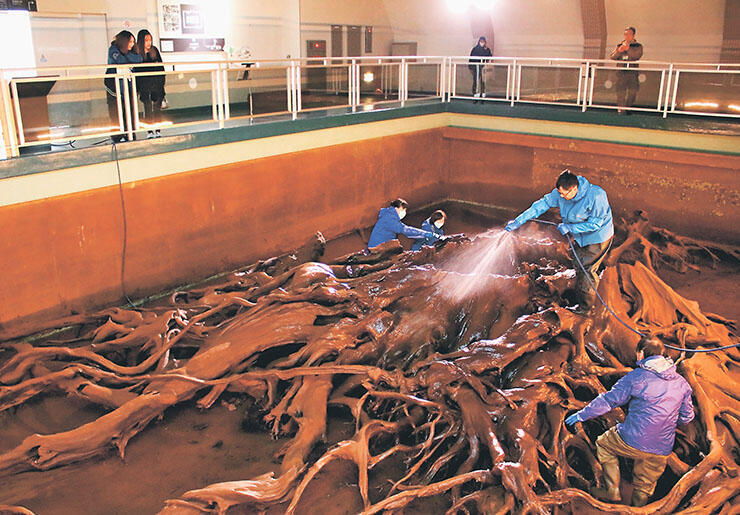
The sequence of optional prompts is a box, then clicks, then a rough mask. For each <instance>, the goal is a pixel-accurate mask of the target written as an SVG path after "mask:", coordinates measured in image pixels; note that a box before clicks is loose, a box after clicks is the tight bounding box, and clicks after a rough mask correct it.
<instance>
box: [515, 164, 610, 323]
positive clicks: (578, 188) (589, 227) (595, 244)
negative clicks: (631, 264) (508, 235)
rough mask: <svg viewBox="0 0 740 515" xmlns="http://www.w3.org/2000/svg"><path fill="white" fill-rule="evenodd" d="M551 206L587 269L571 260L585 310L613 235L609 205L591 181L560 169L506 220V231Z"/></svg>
mask: <svg viewBox="0 0 740 515" xmlns="http://www.w3.org/2000/svg"><path fill="white" fill-rule="evenodd" d="M553 207H557V208H558V209H559V210H560V217H561V218H562V219H563V223H561V224H560V225H558V230H559V231H560V232H561V233H562V234H563V235H566V234H572V235H573V239H574V240H575V242H576V246H575V249H576V254H577V256H578V259H580V260H581V263H583V267H584V268H585V269H586V271H587V272H588V276H586V274H584V273H583V270H581V267H580V266H579V265H578V263H576V262H575V259H574V262H573V268H574V269H575V271H576V294H577V295H578V303H579V311H581V312H587V311H588V310H590V309H591V307H592V306H593V303H594V301H595V299H596V292H595V291H594V288H595V287H597V286H598V284H599V276H598V274H597V271H598V268H599V265H601V262H602V261H603V260H604V258H605V257H606V254H607V252H609V248H610V247H611V244H612V239H613V238H614V224H613V222H612V208H611V207H610V206H609V199H608V198H607V196H606V192H605V191H604V190H603V189H601V188H600V187H599V186H596V185H595V184H591V183H590V182H588V180H587V179H586V178H585V177H581V176H580V175H575V174H573V173H571V171H570V170H563V173H561V174H560V176H558V180H557V181H556V182H555V189H554V190H552V191H551V192H550V193H548V194H547V195H545V196H544V197H542V198H541V199H539V200H537V201H536V202H535V203H533V204H532V206H531V207H530V208H529V209H527V210H526V211H524V212H523V213H522V214H520V215H519V216H517V217H516V218H515V219H514V220H511V221H510V222H509V223H507V224H506V230H507V231H514V230H516V229H518V228H519V227H521V226H522V224H524V223H525V222H527V221H528V220H531V219H532V218H537V217H538V216H540V215H541V214H542V213H544V212H546V211H547V210H549V209H550V208H553ZM589 278H590V281H589ZM591 283H593V285H594V288H592V287H591Z"/></svg>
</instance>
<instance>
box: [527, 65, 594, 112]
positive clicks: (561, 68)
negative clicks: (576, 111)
mask: <svg viewBox="0 0 740 515" xmlns="http://www.w3.org/2000/svg"><path fill="white" fill-rule="evenodd" d="M518 74H519V76H518V79H517V82H518V83H519V86H518V96H517V100H520V101H524V102H539V103H548V104H566V105H578V100H579V96H578V95H579V85H580V82H581V67H580V66H565V65H552V66H545V65H528V64H522V65H520V67H519V71H518Z"/></svg>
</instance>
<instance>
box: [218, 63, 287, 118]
mask: <svg viewBox="0 0 740 515" xmlns="http://www.w3.org/2000/svg"><path fill="white" fill-rule="evenodd" d="M248 64H249V66H246V65H244V66H242V67H239V68H236V67H232V68H231V69H229V70H227V71H226V72H225V75H226V77H227V81H226V82H227V84H226V86H227V89H228V94H227V99H226V104H227V106H228V108H227V115H226V117H227V118H230V119H239V118H250V117H257V116H269V115H280V114H286V113H288V112H290V109H289V104H288V96H289V91H288V75H287V73H288V70H289V68H288V67H281V66H274V67H273V66H267V67H262V66H255V65H254V63H248Z"/></svg>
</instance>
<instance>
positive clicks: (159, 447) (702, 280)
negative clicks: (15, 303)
mask: <svg viewBox="0 0 740 515" xmlns="http://www.w3.org/2000/svg"><path fill="white" fill-rule="evenodd" d="M438 208H442V209H444V210H445V211H446V212H447V213H448V216H449V218H448V222H447V224H446V226H445V232H446V233H447V234H454V233H460V232H465V233H467V234H474V233H477V232H481V231H483V230H485V229H487V228H489V227H493V226H500V225H501V224H502V223H503V222H505V221H506V220H507V219H509V218H510V217H511V215H512V213H511V212H509V211H506V210H498V209H491V208H486V207H483V206H475V205H466V204H461V203H445V204H443V205H439V206H431V207H429V208H425V209H424V210H421V211H418V212H415V213H410V214H409V216H408V219H407V220H404V221H405V222H406V223H408V224H409V225H415V226H417V227H418V226H419V225H420V223H421V221H422V220H423V219H424V218H426V217H427V216H429V214H431V213H432V211H434V210H435V209H438ZM368 236H369V229H366V230H364V231H358V232H355V233H351V234H347V235H345V236H342V237H340V238H337V239H335V240H332V241H330V242H329V244H328V246H327V252H326V255H325V260H327V261H328V260H331V259H332V258H335V257H337V256H340V255H343V254H347V253H349V252H354V251H356V250H358V249H360V248H362V247H364V245H365V243H364V242H365V241H366V238H367V237H368ZM363 238H365V239H364V240H363ZM402 244H403V245H404V246H405V247H406V248H408V247H409V245H410V242H409V240H405V239H403V241H402ZM738 272H739V270H738V269H737V267H735V268H730V267H721V268H718V269H716V270H703V271H702V272H701V273H698V272H689V273H686V274H678V273H674V272H665V273H662V274H661V276H662V278H663V279H664V280H665V281H666V282H668V284H670V285H671V286H673V287H674V288H675V289H676V291H677V292H679V293H680V294H681V295H683V296H685V297H687V298H690V299H693V300H698V301H699V304H700V306H701V308H702V310H703V311H705V312H713V313H717V314H719V315H722V316H724V317H726V318H730V319H733V320H738V319H740V296H738V295H737V289H738V288H737V287H738V284H739V281H738V278H739V277H740V275H739V274H738ZM244 409H245V407H244V406H242V405H241V399H239V398H236V397H231V398H229V397H225V398H223V399H222V400H221V401H220V402H218V403H217V404H215V405H214V406H213V407H212V408H211V409H208V410H200V409H198V408H197V407H195V405H194V403H192V402H190V403H184V404H182V405H178V406H176V407H174V408H171V409H168V410H167V411H166V412H165V413H164V416H163V417H162V419H161V420H158V421H155V422H153V423H151V424H150V425H149V427H147V428H146V429H145V430H144V431H142V432H141V433H140V434H138V435H137V436H135V437H134V438H133V439H132V440H131V442H130V443H129V445H128V447H127V448H126V456H125V459H124V460H121V459H120V458H119V457H118V456H117V455H116V454H114V453H113V452H111V453H110V454H109V455H108V456H106V457H104V458H97V459H92V460H88V461H85V462H82V463H78V464H73V465H70V466H66V467H62V468H58V469H54V470H50V471H47V472H26V473H22V474H16V475H14V476H10V477H7V478H3V480H2V482H1V483H0V504H9V505H21V506H25V507H26V508H28V509H30V510H32V511H34V512H35V513H36V514H38V515H47V514H55V515H57V514H59V515H66V514H101V515H102V514H145V513H157V512H158V511H159V510H161V509H162V508H163V506H164V501H165V500H166V499H174V498H178V497H179V496H180V495H182V494H183V493H184V492H186V491H188V490H192V489H197V488H202V487H204V486H206V485H209V484H212V483H216V482H222V481H235V480H240V479H250V478H254V477H255V476H258V475H260V474H264V473H266V472H269V471H278V470H279V464H278V463H277V462H276V461H275V460H274V458H273V455H274V454H275V453H276V452H277V451H278V450H279V449H280V448H281V447H282V446H283V445H284V444H285V443H286V442H287V440H284V439H283V440H272V439H271V437H270V436H269V434H267V433H266V432H245V431H244V430H243V429H242V428H241V421H242V417H243V410H244ZM102 413H103V411H102V410H100V409H98V408H95V407H91V406H89V405H86V404H84V403H82V402H80V401H78V400H75V399H69V398H66V397H61V396H44V397H39V398H37V399H35V400H32V401H29V402H26V403H24V404H23V405H22V406H20V407H19V408H18V409H14V410H8V411H6V412H2V413H0V428H2V434H1V435H0V453H1V452H5V451H7V450H9V449H12V448H13V447H15V446H16V445H17V444H18V443H20V442H21V441H22V440H23V438H25V437H26V436H28V435H30V434H33V433H54V432H59V431H65V430H69V429H72V428H74V427H77V426H79V425H82V424H84V423H86V422H90V421H92V420H94V419H96V418H97V417H99V416H100V415H101V414H102ZM352 434H354V423H353V421H352V420H351V419H349V418H348V417H346V416H343V415H342V414H340V413H335V412H332V411H331V410H330V417H329V422H328V431H327V442H328V443H327V445H332V444H333V443H335V442H338V441H340V440H342V439H344V438H348V437H350V436H351V435H352ZM317 456H318V455H317ZM399 459H400V458H399ZM393 475H394V463H393V462H392V460H388V462H386V463H384V464H382V465H381V466H379V467H378V468H377V469H374V470H373V471H372V474H371V489H370V490H371V491H370V495H371V500H373V492H374V491H375V492H377V491H378V488H379V487H384V485H386V484H387V478H389V477H393ZM356 481H357V471H356V469H355V467H354V466H353V465H351V464H349V463H346V462H333V463H332V464H330V465H329V466H327V467H326V468H325V469H324V470H323V471H322V472H321V473H320V474H319V475H318V476H317V477H316V478H315V479H314V481H313V482H311V483H310V485H309V487H308V488H307V490H306V491H305V493H304V494H303V496H302V498H301V501H300V503H299V505H298V509H297V513H299V514H308V513H317V512H322V513H324V514H326V515H334V514H337V515H338V514H345V513H357V512H359V511H361V510H362V501H361V498H360V495H359V491H358V489H357V485H356ZM375 500H377V499H375ZM286 506H287V505H282V506H276V507H273V508H271V509H270V510H268V511H267V513H270V514H272V513H275V514H277V513H282V512H284V510H285V508H286ZM447 507H449V503H448V500H447V498H446V497H445V496H438V497H433V498H429V499H424V500H421V501H417V502H415V503H414V504H412V505H410V506H409V507H407V508H406V509H405V510H404V512H405V513H420V514H421V513H443V512H444V511H445V510H446V508H447ZM229 513H234V514H236V513H254V512H253V511H250V510H246V509H232V510H230V511H229Z"/></svg>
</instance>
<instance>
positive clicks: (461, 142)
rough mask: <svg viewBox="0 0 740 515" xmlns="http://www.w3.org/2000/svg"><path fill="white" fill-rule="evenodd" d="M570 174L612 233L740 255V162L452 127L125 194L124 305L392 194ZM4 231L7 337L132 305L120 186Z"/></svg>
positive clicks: (169, 179) (331, 230) (429, 196)
mask: <svg viewBox="0 0 740 515" xmlns="http://www.w3.org/2000/svg"><path fill="white" fill-rule="evenodd" d="M214 151H217V150H214ZM563 168H570V169H571V170H572V171H574V172H576V173H579V174H582V175H585V176H586V177H587V178H588V179H589V180H590V181H592V182H594V183H596V184H598V185H600V186H602V187H603V188H604V189H605V190H606V191H607V194H608V195H609V199H610V202H611V205H612V208H613V210H614V212H615V219H617V220H618V219H619V216H621V215H624V214H626V213H628V212H631V211H633V210H635V209H643V210H645V211H647V212H648V214H649V215H650V217H651V219H652V220H653V221H654V223H655V224H656V225H660V226H664V227H668V228H670V229H671V230H672V231H674V232H678V233H680V234H686V235H689V236H694V237H699V238H701V239H708V240H715V241H721V242H725V243H731V244H738V243H740V231H738V229H737V220H739V219H740V216H739V215H740V175H739V174H738V171H739V170H740V157H738V156H728V155H717V154H708V153H699V152H688V151H680V150H669V149H659V148H649V147H640V146H633V145H622V144H612V143H601V142H593V141H583V140H570V139H564V138H553V137H543V136H529V135H521V134H510V133H501V132H495V131H483V130H476V129H461V128H452V127H447V128H442V129H433V130H426V131H420V132H416V133H411V134H404V135H395V136H388V137H383V138H376V139H369V140H366V141H361V142H355V143H348V144H342V145H336V146H331V147H324V148H320V149H315V150H307V151H302V152H294V153H289V154H283V155H279V156H274V157H266V158H262V159H255V160H251V161H244V162H239V163H233V164H229V165H226V166H220V167H217V168H205V169H200V170H196V171H192V172H187V173H180V174H176V175H170V176H165V177H161V178H156V179H150V180H147V181H140V182H137V183H136V184H135V187H134V186H133V185H130V184H124V186H123V192H124V196H125V201H126V221H127V239H126V241H127V250H126V266H125V269H126V272H125V285H126V293H127V294H128V295H129V297H131V298H140V297H145V296H147V295H150V294H153V293H156V292H159V291H162V290H165V289H167V288H170V287H172V286H173V285H177V284H183V283H187V282H191V281H193V280H197V279H199V278H203V277H207V276H209V275H211V274H214V273H217V272H220V271H225V270H230V269H234V268H236V267H238V266H242V265H244V264H246V263H249V262H252V261H255V260H257V259H259V258H263V257H266V256H270V255H274V254H278V253H282V252H285V251H288V250H290V249H291V248H294V247H296V246H298V245H300V244H302V243H303V242H305V241H306V240H307V238H308V237H309V236H310V235H311V234H313V233H314V232H315V231H317V230H320V231H321V232H322V233H324V235H325V236H326V237H327V238H334V237H336V236H338V235H341V234H344V233H347V232H349V231H352V230H354V229H356V228H361V227H366V226H369V225H371V224H372V223H373V222H374V220H375V217H376V215H377V210H378V208H379V207H382V206H383V205H385V204H386V202H388V201H389V200H390V199H392V198H395V197H398V196H403V197H404V198H406V199H407V200H408V201H409V202H410V203H411V206H412V208H413V207H415V206H422V205H427V204H431V203H435V202H439V201H442V200H445V199H455V200H463V201H471V202H479V203H483V204H487V205H492V206H500V207H505V208H511V209H515V210H520V209H524V208H526V207H527V206H528V205H529V204H530V203H531V202H532V201H533V200H535V199H536V198H538V197H539V196H541V195H542V194H544V193H546V192H547V191H549V190H550V189H551V188H552V187H553V183H554V180H555V178H556V176H557V174H558V173H559V172H560V171H561V170H562V169H563ZM0 225H1V226H2V227H3V228H4V234H3V239H4V241H5V242H6V245H5V249H4V251H3V252H2V253H1V254H0V267H2V270H3V281H2V282H1V283H0V305H2V306H3V310H2V313H0V340H2V339H6V338H9V337H12V336H17V335H19V334H23V333H27V332H30V331H32V330H34V329H36V328H37V327H38V326H39V325H40V324H43V323H44V321H48V320H49V319H56V318H59V317H62V316H67V315H69V314H73V313H80V312H86V311H90V310H94V309H98V308H100V307H102V306H106V305H111V304H116V303H119V302H120V301H121V300H122V298H123V292H122V289H121V250H122V242H123V218H122V213H121V204H120V198H119V191H118V187H112V188H102V189H97V190H91V191H85V192H81V193H76V194H72V195H66V196H61V197H54V198H50V199H45V200H42V201H35V202H27V203H23V204H17V205H11V206H8V207H3V208H1V209H0Z"/></svg>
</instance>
